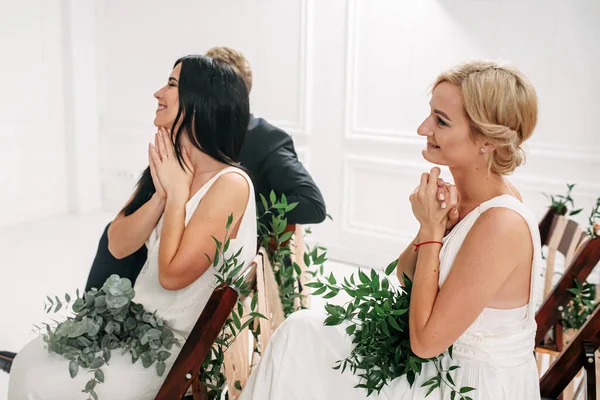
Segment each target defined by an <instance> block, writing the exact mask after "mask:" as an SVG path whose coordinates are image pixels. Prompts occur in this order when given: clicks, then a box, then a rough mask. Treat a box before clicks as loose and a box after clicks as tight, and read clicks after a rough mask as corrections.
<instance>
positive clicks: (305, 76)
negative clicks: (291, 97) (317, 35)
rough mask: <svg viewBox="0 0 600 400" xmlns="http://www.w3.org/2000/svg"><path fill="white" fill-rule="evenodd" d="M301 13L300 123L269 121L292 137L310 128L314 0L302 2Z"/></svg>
mask: <svg viewBox="0 0 600 400" xmlns="http://www.w3.org/2000/svg"><path fill="white" fill-rule="evenodd" d="M300 7H301V12H300V65H301V66H302V67H301V68H300V76H299V77H298V80H299V82H298V85H299V89H300V90H299V92H300V98H299V99H298V115H299V116H300V120H299V121H288V120H283V119H269V122H270V123H272V124H273V125H275V126H277V127H279V128H281V129H283V130H284V131H286V132H288V133H290V134H292V135H302V136H304V135H308V129H307V127H308V126H309V125H308V124H309V117H310V115H309V114H310V113H309V98H310V94H311V90H310V86H311V84H312V73H311V68H310V66H311V61H312V57H311V53H312V39H313V31H314V30H313V16H312V9H313V7H312V0H301V6H300Z"/></svg>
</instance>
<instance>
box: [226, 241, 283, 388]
mask: <svg viewBox="0 0 600 400" xmlns="http://www.w3.org/2000/svg"><path fill="white" fill-rule="evenodd" d="M256 260H257V263H256V280H255V283H256V286H255V291H254V293H253V294H252V296H256V297H257V299H256V302H257V309H258V310H257V311H258V312H259V313H260V314H262V315H264V316H265V317H267V319H264V318H260V319H256V320H255V321H254V329H255V330H257V331H258V332H259V334H258V342H256V341H255V340H254V336H253V335H252V334H251V333H250V330H249V328H246V329H245V330H244V331H242V332H240V333H239V334H238V335H237V337H236V339H235V340H234V342H233V343H232V344H231V346H230V347H229V349H228V350H227V351H226V352H225V377H226V379H227V392H228V395H229V399H232V400H234V399H237V398H238V397H239V395H240V393H241V390H240V389H238V388H237V387H236V382H238V381H239V383H240V386H241V387H242V388H243V387H244V385H245V383H246V381H247V380H248V378H249V377H250V373H251V372H252V367H253V366H254V365H255V364H256V363H257V362H258V360H257V359H256V357H255V356H256V353H255V352H254V349H255V347H256V346H258V348H259V350H260V351H262V350H263V349H265V348H266V346H267V344H268V342H269V339H270V338H271V335H272V334H273V332H274V331H275V329H277V327H278V326H279V325H280V324H281V323H282V322H283V320H284V315H283V306H282V305H281V300H280V299H279V286H278V285H277V282H276V281H275V274H274V273H273V268H272V267H271V263H270V261H269V256H268V254H267V250H266V249H264V248H262V247H261V248H260V249H259V252H258V255H257V257H256ZM250 301H251V298H249V299H245V302H246V307H247V303H248V302H250ZM246 309H247V308H246ZM244 314H246V311H245V312H244Z"/></svg>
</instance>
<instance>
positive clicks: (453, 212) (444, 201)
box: [436, 178, 460, 234]
mask: <svg viewBox="0 0 600 400" xmlns="http://www.w3.org/2000/svg"><path fill="white" fill-rule="evenodd" d="M436 197H437V199H438V201H439V202H440V206H441V207H442V208H448V220H447V221H446V234H448V232H450V231H451V230H452V228H454V225H456V223H457V222H458V217H459V213H458V206H459V204H460V195H459V193H458V190H456V186H454V185H453V184H451V183H449V182H445V181H444V180H443V179H442V178H438V190H437V194H436Z"/></svg>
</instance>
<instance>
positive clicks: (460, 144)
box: [417, 82, 487, 168]
mask: <svg viewBox="0 0 600 400" xmlns="http://www.w3.org/2000/svg"><path fill="white" fill-rule="evenodd" d="M429 104H430V106H431V113H430V114H429V116H427V118H426V119H425V120H424V121H423V122H422V123H421V125H420V126H419V128H418V129H417V133H418V134H419V135H420V136H425V137H426V139H427V144H426V147H425V149H424V150H423V153H422V154H423V157H424V158H425V159H426V160H427V161H429V162H431V163H433V164H438V165H446V166H448V167H450V168H461V167H465V166H472V165H473V164H476V163H477V164H479V163H481V164H482V166H484V165H486V160H485V157H482V153H481V149H482V148H483V149H484V151H487V145H486V144H485V142H484V141H483V140H482V139H474V138H473V135H472V133H471V123H470V120H469V118H468V117H467V115H466V114H465V111H464V105H463V100H462V95H461V92H460V88H459V87H458V86H456V85H453V84H451V83H448V82H441V83H440V84H438V85H437V86H436V87H435V89H434V90H433V93H432V96H431V101H430V103H429Z"/></svg>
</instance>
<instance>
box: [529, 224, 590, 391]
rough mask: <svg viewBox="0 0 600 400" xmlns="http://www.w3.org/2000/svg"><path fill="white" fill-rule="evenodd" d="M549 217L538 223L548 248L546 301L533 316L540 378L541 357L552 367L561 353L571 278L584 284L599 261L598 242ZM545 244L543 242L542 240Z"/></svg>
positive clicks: (570, 387) (572, 280)
mask: <svg viewBox="0 0 600 400" xmlns="http://www.w3.org/2000/svg"><path fill="white" fill-rule="evenodd" d="M548 215H550V212H549V213H548V214H547V215H546V217H544V220H542V222H541V223H540V233H542V230H543V229H545V228H548V226H549V228H548V229H547V231H546V236H545V238H546V239H545V244H547V246H548V254H547V257H546V259H547V268H546V280H545V285H544V298H545V301H544V303H543V304H542V306H541V308H540V309H539V310H538V312H537V315H536V322H537V325H538V329H537V334H536V349H535V351H536V353H537V363H538V370H539V373H540V376H541V375H543V372H544V371H543V368H542V367H543V361H544V358H546V359H547V360H548V364H549V365H551V364H552V363H553V362H554V361H555V360H556V358H557V357H558V356H559V355H560V354H561V352H562V351H563V348H564V344H565V338H564V336H563V327H562V324H561V320H562V311H563V310H564V308H565V307H566V306H567V304H568V302H569V301H570V300H571V294H570V293H569V292H568V289H570V288H572V287H573V285H574V283H573V282H574V279H577V280H579V281H581V282H583V281H585V280H586V279H587V277H588V275H589V274H590V273H591V272H592V270H593V268H594V267H595V265H596V264H597V263H598V261H600V239H599V238H595V239H591V240H590V238H589V236H588V235H587V234H586V233H585V232H584V230H583V229H582V228H581V227H580V226H579V225H578V224H577V223H576V222H574V221H572V220H569V219H567V218H565V217H563V216H559V215H552V221H551V222H550V223H548ZM542 241H543V242H544V239H542ZM557 252H559V253H561V254H562V255H563V256H564V257H565V262H564V265H565V272H564V274H563V276H562V277H561V279H560V281H559V282H558V283H557V284H556V285H555V286H554V287H553V288H552V278H553V275H554V272H555V260H556V253H557ZM569 382H571V381H569ZM563 390H564V392H565V397H567V398H572V395H573V390H574V387H573V384H571V385H569V386H568V387H566V388H563Z"/></svg>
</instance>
